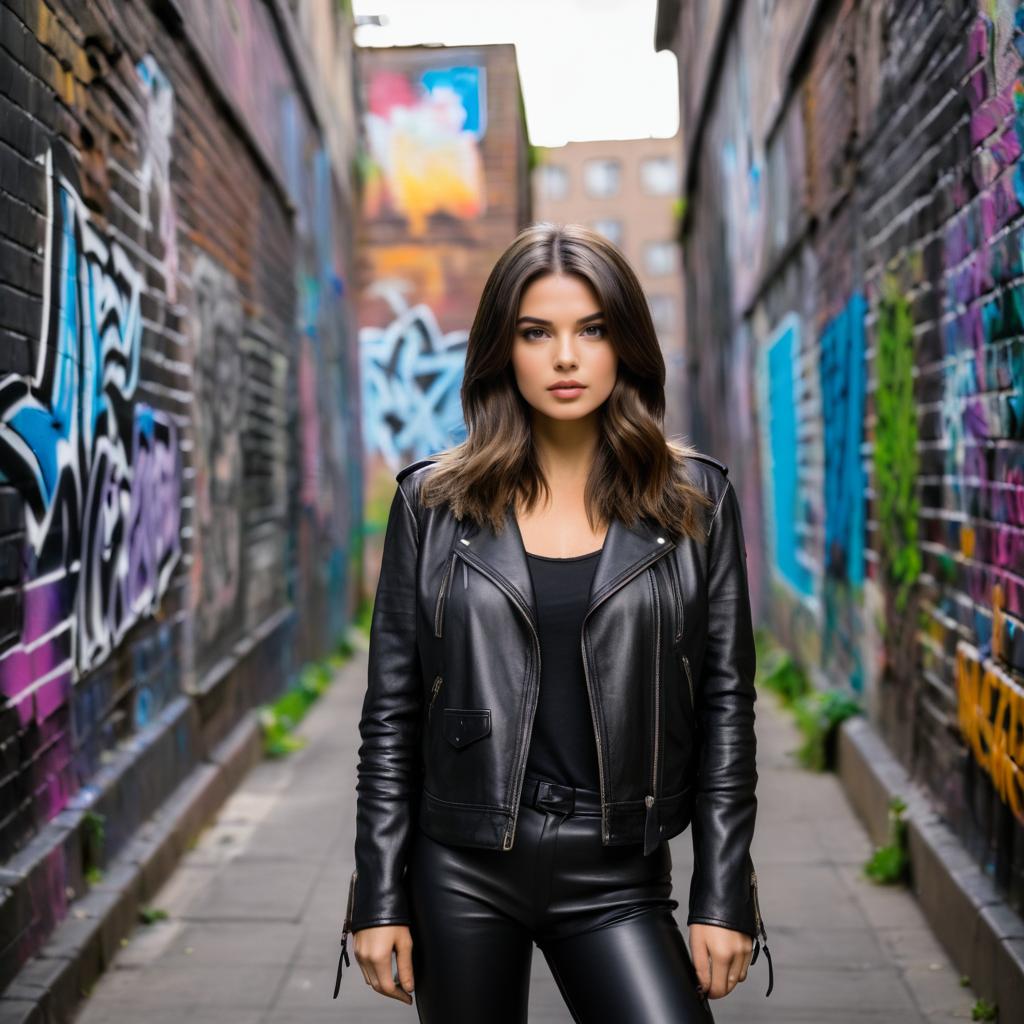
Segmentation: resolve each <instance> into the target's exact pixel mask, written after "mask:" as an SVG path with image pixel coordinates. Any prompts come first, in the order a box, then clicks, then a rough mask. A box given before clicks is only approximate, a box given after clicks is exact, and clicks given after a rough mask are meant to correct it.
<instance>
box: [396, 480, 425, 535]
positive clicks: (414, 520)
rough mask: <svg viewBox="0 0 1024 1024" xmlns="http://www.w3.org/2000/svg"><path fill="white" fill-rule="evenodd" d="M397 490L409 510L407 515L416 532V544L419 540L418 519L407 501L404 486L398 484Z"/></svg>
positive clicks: (407, 497)
mask: <svg viewBox="0 0 1024 1024" xmlns="http://www.w3.org/2000/svg"><path fill="white" fill-rule="evenodd" d="M398 490H399V492H400V493H401V495H402V500H403V501H404V502H405V507H406V508H407V509H408V510H409V515H410V516H411V517H412V525H413V528H414V530H415V532H416V544H417V545H419V542H420V521H419V520H418V519H417V518H416V513H415V512H414V511H413V507H412V505H411V504H410V502H409V495H408V494H406V493H405V488H404V487H403V486H402V485H401V484H399V485H398Z"/></svg>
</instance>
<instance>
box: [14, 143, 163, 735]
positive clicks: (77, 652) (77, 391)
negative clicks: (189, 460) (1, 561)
mask: <svg viewBox="0 0 1024 1024" xmlns="http://www.w3.org/2000/svg"><path fill="white" fill-rule="evenodd" d="M43 161H44V165H45V168H46V177H47V180H48V182H49V183H50V187H49V188H48V190H47V197H48V203H49V206H48V209H47V220H48V222H49V224H50V232H49V235H48V238H47V248H46V252H45V256H44V273H45V288H44V297H43V306H42V332H41V336H40V338H39V344H38V354H37V360H36V367H35V371H34V373H33V374H32V376H31V377H30V378H25V377H21V376H9V377H7V378H5V379H4V380H3V381H0V465H2V467H3V471H2V472H3V478H4V479H6V480H8V481H10V482H12V483H14V484H15V486H16V487H17V488H18V490H19V492H20V493H21V494H22V496H23V498H24V501H25V517H26V518H25V529H26V539H27V550H26V563H25V565H24V573H23V575H22V577H21V582H22V586H23V588H24V589H23V594H24V597H23V625H22V631H21V638H20V643H19V644H17V645H16V646H15V647H14V648H13V649H10V650H8V651H7V652H6V653H5V655H4V657H3V660H2V662H0V687H2V690H3V693H4V695H5V696H6V697H7V698H9V699H12V700H14V701H15V702H16V703H17V704H18V705H19V706H20V707H23V708H24V714H25V715H29V714H31V713H32V706H33V702H26V701H25V698H26V697H27V696H28V695H29V691H42V693H39V694H38V695H37V696H36V697H35V701H34V703H35V704H36V705H39V704H40V703H44V702H46V701H47V700H49V701H58V702H63V701H64V700H66V698H67V691H66V685H67V682H68V680H69V679H70V678H73V677H74V676H76V675H78V674H80V673H83V672H86V671H88V670H90V669H92V668H95V667H96V666H98V665H99V664H101V663H102V662H103V661H104V660H105V659H106V658H107V657H108V656H109V655H110V653H111V651H112V650H113V648H114V647H116V646H117V645H118V644H119V643H120V641H121V639H122V637H123V636H124V635H125V633H126V632H127V631H128V629H130V628H131V626H132V625H133V624H134V623H135V622H137V621H138V620H139V619H140V618H141V617H143V616H146V615H151V614H152V613H153V612H154V611H155V610H156V608H157V607H158V606H159V603H160V598H161V595H162V594H163V593H164V591H165V590H166V588H167V584H168V581H169V579H170V574H171V572H172V571H173V569H174V567H175V565H176V564H177V561H178V558H179V556H180V554H181V548H180V543H179V518H180V508H181V464H180V455H179V446H178V439H177V428H176V426H175V423H174V421H173V420H172V419H171V418H170V417H168V416H166V415H165V414H163V413H161V412H159V411H158V410H155V409H153V408H152V407H151V406H149V405H148V404H146V403H144V402H141V401H138V400H137V396H136V391H137V389H138V383H139V361H140V346H141V335H142V322H141V312H140V308H139V299H140V293H141V292H142V290H143V287H144V285H143V278H142V274H141V273H140V271H139V270H138V269H137V267H136V266H135V263H134V261H133V260H132V259H131V258H130V257H129V255H128V254H127V253H126V252H125V250H124V248H123V247H122V246H120V245H119V244H118V243H117V242H115V241H113V240H111V238H110V237H109V236H106V235H104V233H103V232H101V231H98V230H97V229H96V228H95V227H94V225H93V224H92V221H91V218H90V215H89V211H88V209H87V208H86V206H85V205H84V203H83V202H82V198H81V195H80V191H79V188H78V185H77V183H76V178H75V171H74V166H73V164H72V162H71V160H70V157H69V156H68V154H67V153H66V152H64V151H63V150H62V149H61V148H59V147H55V149H52V150H50V151H48V152H47V153H46V154H45V156H44V158H43ZM43 694H46V695H48V696H44V695H43ZM37 710H38V708H37Z"/></svg>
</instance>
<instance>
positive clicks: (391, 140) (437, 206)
mask: <svg viewBox="0 0 1024 1024" xmlns="http://www.w3.org/2000/svg"><path fill="white" fill-rule="evenodd" d="M366 94H367V106H368V110H367V113H366V117H365V124H366V134H367V138H368V141H369V147H370V156H371V158H372V164H371V168H370V173H369V175H368V180H367V182H366V191H365V197H364V204H365V209H366V212H367V214H368V216H370V217H381V216H384V215H385V214H387V213H394V214H398V215H400V216H402V217H404V218H405V219H406V222H407V225H408V231H409V234H410V235H411V236H413V237H418V236H422V235H424V234H425V233H426V231H427V222H428V218H429V217H430V216H431V215H432V214H435V213H444V214H448V215H449V216H451V217H454V218H457V219H459V220H469V219H472V218H475V217H479V216H480V215H481V214H482V213H483V212H484V210H485V208H486V189H485V181H484V171H483V160H482V157H481V154H480V141H481V140H482V139H483V137H484V135H485V133H486V131H487V87H486V69H485V68H483V67H433V68H429V69H426V70H424V71H422V72H420V73H419V74H415V73H409V74H407V73H403V72H401V71H389V70H383V69H381V70H375V71H373V72H372V73H371V74H370V76H369V81H368V83H367V87H366Z"/></svg>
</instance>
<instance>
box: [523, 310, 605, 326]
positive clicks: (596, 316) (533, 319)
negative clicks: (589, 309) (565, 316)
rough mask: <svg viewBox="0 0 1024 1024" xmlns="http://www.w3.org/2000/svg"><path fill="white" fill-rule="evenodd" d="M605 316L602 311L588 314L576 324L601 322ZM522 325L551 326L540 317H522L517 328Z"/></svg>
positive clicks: (548, 321) (549, 322)
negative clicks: (593, 321)
mask: <svg viewBox="0 0 1024 1024" xmlns="http://www.w3.org/2000/svg"><path fill="white" fill-rule="evenodd" d="M603 316H604V313H602V312H600V311H598V312H597V313H588V314H587V315H586V316H581V317H580V318H579V320H577V321H576V323H577V324H585V323H586V322H587V321H588V320H599V319H600V318H601V317H603ZM521 323H531V324H544V326H545V327H550V326H551V321H550V320H542V319H541V318H540V317H539V316H521V317H520V318H519V319H518V320H517V321H516V326H517V327H518V326H519V324H521Z"/></svg>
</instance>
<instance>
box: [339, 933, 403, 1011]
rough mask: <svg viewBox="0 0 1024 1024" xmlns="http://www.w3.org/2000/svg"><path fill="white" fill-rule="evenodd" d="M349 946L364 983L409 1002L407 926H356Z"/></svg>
mask: <svg viewBox="0 0 1024 1024" xmlns="http://www.w3.org/2000/svg"><path fill="white" fill-rule="evenodd" d="M352 949H353V952H354V953H355V957H356V962H357V963H358V964H359V969H360V970H361V971H362V972H363V977H364V978H365V979H366V984H367V985H369V986H370V987H371V988H372V989H373V990H374V991H375V992H379V993H380V994H381V995H383V996H390V997H391V998H392V999H399V1000H401V1001H402V1002H403V1003H407V1004H409V1005H411V1004H412V996H411V995H410V993H411V992H412V989H413V980H412V932H411V931H410V930H409V927H408V925H404V924H385V925H380V926H379V927H376V928H360V929H359V931H357V932H353V947H352ZM392 950H393V951H394V952H395V953H396V954H397V958H398V977H397V979H396V978H395V975H394V973H393V968H392V966H391V953H392ZM396 981H397V984H396Z"/></svg>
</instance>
